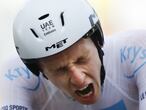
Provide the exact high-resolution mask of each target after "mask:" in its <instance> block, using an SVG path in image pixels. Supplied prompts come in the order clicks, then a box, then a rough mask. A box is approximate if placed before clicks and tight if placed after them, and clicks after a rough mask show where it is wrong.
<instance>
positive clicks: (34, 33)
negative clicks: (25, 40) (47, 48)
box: [30, 28, 39, 38]
mask: <svg viewBox="0 0 146 110" xmlns="http://www.w3.org/2000/svg"><path fill="white" fill-rule="evenodd" d="M30 30H31V32H32V33H33V35H34V36H35V37H36V38H39V36H38V35H37V34H36V32H35V31H34V30H33V29H32V28H30Z"/></svg>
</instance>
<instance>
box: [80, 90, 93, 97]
mask: <svg viewBox="0 0 146 110" xmlns="http://www.w3.org/2000/svg"><path fill="white" fill-rule="evenodd" d="M92 93H93V92H92V91H90V92H89V93H88V94H85V95H82V94H80V96H82V97H87V96H89V95H91V94H92Z"/></svg>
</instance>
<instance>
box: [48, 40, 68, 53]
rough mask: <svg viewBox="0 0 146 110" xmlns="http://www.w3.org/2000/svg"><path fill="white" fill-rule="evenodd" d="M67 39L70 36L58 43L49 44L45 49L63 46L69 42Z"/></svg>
mask: <svg viewBox="0 0 146 110" xmlns="http://www.w3.org/2000/svg"><path fill="white" fill-rule="evenodd" d="M67 39H68V38H65V39H63V40H61V41H59V42H57V43H55V44H53V45H51V46H48V47H46V48H45V50H46V51H49V50H50V49H55V48H57V49H58V48H61V47H63V46H64V45H65V44H66V43H67Z"/></svg>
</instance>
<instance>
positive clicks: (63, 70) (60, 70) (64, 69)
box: [56, 67, 68, 74]
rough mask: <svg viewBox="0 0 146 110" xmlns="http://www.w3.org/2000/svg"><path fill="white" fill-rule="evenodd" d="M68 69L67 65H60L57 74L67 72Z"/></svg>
mask: <svg viewBox="0 0 146 110" xmlns="http://www.w3.org/2000/svg"><path fill="white" fill-rule="evenodd" d="M67 71H68V69H67V67H59V68H58V69H56V73H57V74H65V73H66V72H67Z"/></svg>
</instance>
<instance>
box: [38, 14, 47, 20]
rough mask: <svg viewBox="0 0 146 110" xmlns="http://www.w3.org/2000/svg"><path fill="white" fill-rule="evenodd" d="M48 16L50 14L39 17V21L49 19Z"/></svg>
mask: <svg viewBox="0 0 146 110" xmlns="http://www.w3.org/2000/svg"><path fill="white" fill-rule="evenodd" d="M48 16H49V14H45V15H43V16H41V17H39V18H38V19H39V20H43V19H45V18H47V17H48Z"/></svg>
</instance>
